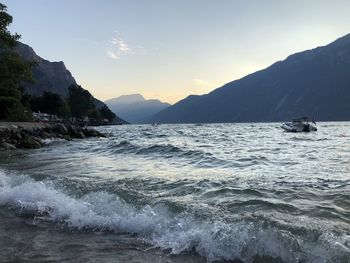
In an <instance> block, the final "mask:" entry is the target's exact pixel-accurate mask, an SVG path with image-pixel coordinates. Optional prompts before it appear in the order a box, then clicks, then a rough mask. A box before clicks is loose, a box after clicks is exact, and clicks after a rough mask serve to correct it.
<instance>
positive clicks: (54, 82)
mask: <svg viewBox="0 0 350 263" xmlns="http://www.w3.org/2000/svg"><path fill="white" fill-rule="evenodd" d="M15 49H16V51H17V52H18V53H19V54H20V55H21V57H23V58H24V59H26V60H28V61H34V62H36V66H34V67H33V70H32V73H33V77H34V80H35V82H34V83H24V84H23V86H24V88H25V91H26V92H27V93H29V94H32V95H35V96H41V95H42V94H43V93H44V92H45V91H49V92H52V93H56V94H58V95H60V96H62V97H63V98H66V97H67V96H68V94H69V91H68V88H69V86H70V85H72V84H74V85H77V82H76V81H75V79H74V77H73V76H72V74H71V72H70V71H69V70H68V69H67V68H66V66H65V65H64V63H63V61H59V62H51V61H48V60H45V59H43V58H41V57H40V56H38V55H37V54H36V53H35V51H34V50H33V48H31V47H30V46H28V45H26V44H23V43H21V42H18V44H17V46H16V48H15ZM93 101H94V104H95V105H96V107H97V108H102V107H103V106H104V105H105V104H104V103H103V102H102V101H100V100H98V99H96V98H93ZM117 115H118V114H117ZM116 121H117V122H120V123H125V121H124V120H122V119H121V118H119V117H118V116H117V120H116Z"/></svg>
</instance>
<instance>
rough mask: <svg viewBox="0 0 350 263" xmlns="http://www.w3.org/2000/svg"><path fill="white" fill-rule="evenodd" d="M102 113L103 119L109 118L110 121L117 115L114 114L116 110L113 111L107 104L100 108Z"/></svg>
mask: <svg viewBox="0 0 350 263" xmlns="http://www.w3.org/2000/svg"><path fill="white" fill-rule="evenodd" d="M100 113H101V116H102V118H103V119H107V120H109V121H110V122H111V121H113V120H114V119H115V118H116V117H117V116H116V115H115V114H114V112H112V111H111V110H110V109H109V108H108V107H107V105H104V106H103V107H102V108H101V109H100Z"/></svg>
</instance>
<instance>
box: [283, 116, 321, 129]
mask: <svg viewBox="0 0 350 263" xmlns="http://www.w3.org/2000/svg"><path fill="white" fill-rule="evenodd" d="M281 128H282V129H284V130H285V131H287V132H311V131H317V127H316V121H315V118H309V117H301V118H298V119H294V120H293V121H292V122H285V123H283V124H282V126H281Z"/></svg>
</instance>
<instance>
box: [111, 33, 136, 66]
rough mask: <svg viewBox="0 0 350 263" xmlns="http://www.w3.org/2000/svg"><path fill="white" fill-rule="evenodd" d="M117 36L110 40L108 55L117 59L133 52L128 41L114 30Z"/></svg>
mask: <svg viewBox="0 0 350 263" xmlns="http://www.w3.org/2000/svg"><path fill="white" fill-rule="evenodd" d="M114 33H115V36H114V37H113V38H112V39H111V40H110V41H109V48H108V50H107V55H108V56H109V57H110V58H112V59H114V60H117V59H119V58H120V57H121V56H123V55H126V54H133V49H132V48H131V47H130V46H129V45H128V44H127V43H126V41H125V40H124V39H123V38H122V37H121V36H120V34H119V33H118V31H114Z"/></svg>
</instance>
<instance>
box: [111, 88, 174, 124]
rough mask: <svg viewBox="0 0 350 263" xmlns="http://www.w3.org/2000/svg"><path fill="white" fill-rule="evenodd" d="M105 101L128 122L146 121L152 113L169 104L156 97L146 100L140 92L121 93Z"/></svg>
mask: <svg viewBox="0 0 350 263" xmlns="http://www.w3.org/2000/svg"><path fill="white" fill-rule="evenodd" d="M105 103H106V104H107V106H108V107H110V109H111V110H112V111H113V112H114V113H116V114H118V115H119V116H121V117H122V118H123V119H125V120H126V121H128V122H130V123H147V122H148V119H149V118H150V117H151V116H152V115H154V114H156V113H158V112H160V111H161V110H163V109H165V108H167V107H169V106H170V104H168V103H163V102H161V101H159V100H157V99H149V100H146V99H145V98H144V97H143V96H142V95H141V94H130V95H122V96H119V97H117V98H113V99H109V100H106V101H105Z"/></svg>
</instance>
